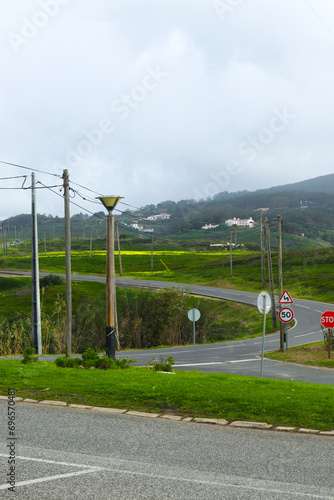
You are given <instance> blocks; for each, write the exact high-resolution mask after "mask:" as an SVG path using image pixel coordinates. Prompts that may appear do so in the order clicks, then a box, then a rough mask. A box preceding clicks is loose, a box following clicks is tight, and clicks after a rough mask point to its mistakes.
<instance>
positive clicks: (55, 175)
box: [0, 160, 61, 178]
mask: <svg viewBox="0 0 334 500" xmlns="http://www.w3.org/2000/svg"><path fill="white" fill-rule="evenodd" d="M0 163H3V164H4V165H10V166H11V167H18V168H24V169H25V170H30V171H31V172H39V173H41V174H47V175H53V176H54V177H60V178H61V176H60V175H59V174H53V173H51V172H46V171H45V170H39V169H37V168H30V167H26V166H25V165H19V164H18V163H11V162H8V161H3V160H0Z"/></svg>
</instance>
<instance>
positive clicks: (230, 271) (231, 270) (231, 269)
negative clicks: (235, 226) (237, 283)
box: [230, 230, 232, 278]
mask: <svg viewBox="0 0 334 500" xmlns="http://www.w3.org/2000/svg"><path fill="white" fill-rule="evenodd" d="M230 276H231V278H232V230H231V232H230Z"/></svg>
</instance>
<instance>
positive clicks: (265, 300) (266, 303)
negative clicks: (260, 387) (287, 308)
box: [257, 292, 271, 378]
mask: <svg viewBox="0 0 334 500" xmlns="http://www.w3.org/2000/svg"><path fill="white" fill-rule="evenodd" d="M257 308H258V310H259V311H260V313H261V314H263V315H264V316H263V334H262V356H261V374H260V376H261V378H262V377H263V358H264V339H265V336H266V316H267V313H268V312H269V311H270V309H271V297H270V295H269V293H267V292H260V293H259V295H258V297H257Z"/></svg>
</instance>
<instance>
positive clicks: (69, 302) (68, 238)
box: [63, 170, 72, 358]
mask: <svg viewBox="0 0 334 500" xmlns="http://www.w3.org/2000/svg"><path fill="white" fill-rule="evenodd" d="M63 181H64V184H63V186H64V212H65V263H66V347H65V349H66V356H67V357H69V358H70V357H71V351H72V276H71V222H70V193H69V178H68V170H64V171H63Z"/></svg>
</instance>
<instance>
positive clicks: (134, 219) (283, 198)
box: [2, 174, 334, 246]
mask: <svg viewBox="0 0 334 500" xmlns="http://www.w3.org/2000/svg"><path fill="white" fill-rule="evenodd" d="M333 194H334V174H330V175H324V176H321V177H316V178H313V179H309V180H306V181H302V182H297V183H293V184H287V185H284V186H275V187H271V188H268V189H261V190H257V191H253V192H248V191H239V192H235V193H229V192H226V191H225V192H221V193H219V194H217V195H215V196H214V197H212V198H208V199H205V200H204V199H202V200H199V201H196V200H180V201H177V202H175V201H171V200H165V201H162V202H160V203H158V204H157V205H153V204H150V205H146V206H143V207H141V208H140V209H133V208H128V206H123V205H122V204H121V203H120V204H119V205H118V206H117V208H116V209H115V215H116V216H117V221H118V226H119V232H120V233H121V234H125V235H128V236H129V237H130V236H133V237H136V236H137V237H140V238H146V239H150V238H151V237H153V236H154V237H155V238H157V237H164V238H169V237H172V238H175V239H176V238H179V239H180V240H181V239H183V238H185V239H207V240H208V241H212V242H215V243H217V242H220V241H222V240H227V239H228V233H229V229H228V228H227V227H226V225H225V221H226V220H227V219H230V218H234V217H236V218H249V217H252V218H253V219H254V221H255V227H254V229H253V230H248V231H247V230H246V229H245V230H243V229H240V230H239V233H240V235H241V234H243V241H245V242H246V241H249V242H253V243H258V240H259V234H258V233H259V231H257V229H256V228H258V227H259V219H260V213H262V215H263V220H264V219H265V218H268V220H269V221H270V223H271V225H272V231H273V232H274V233H275V231H276V224H275V221H277V215H278V214H280V215H281V216H282V218H283V227H284V230H285V231H286V234H287V235H289V237H297V238H306V239H310V240H314V241H315V242H316V244H319V246H321V245H323V244H332V243H334V217H333V215H334V197H333ZM118 209H119V210H118ZM159 214H168V217H165V218H161V217H158V218H156V219H154V218H153V219H152V216H155V215H159ZM104 219H105V214H104V212H97V213H94V214H93V215H89V214H87V213H80V214H75V215H73V216H72V217H71V231H72V236H73V237H75V238H89V237H90V236H92V237H98V238H105V223H104ZM208 224H211V225H216V226H217V227H216V228H213V229H210V230H204V229H203V226H205V225H208ZM38 225H39V228H40V229H39V231H40V232H39V235H40V238H41V237H42V235H45V236H46V238H54V237H57V236H63V234H64V219H63V218H62V217H57V216H56V217H53V216H52V215H51V214H49V215H46V214H39V215H38ZM2 226H3V227H4V226H6V227H7V236H8V235H9V237H11V238H14V234H15V232H16V233H17V235H18V236H19V237H21V238H23V236H24V234H26V235H27V237H28V238H29V233H30V230H31V229H30V227H31V215H29V214H28V215H27V214H23V215H18V216H15V217H11V218H9V219H6V220H4V221H2ZM300 244H301V245H304V244H305V241H301V242H300Z"/></svg>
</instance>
